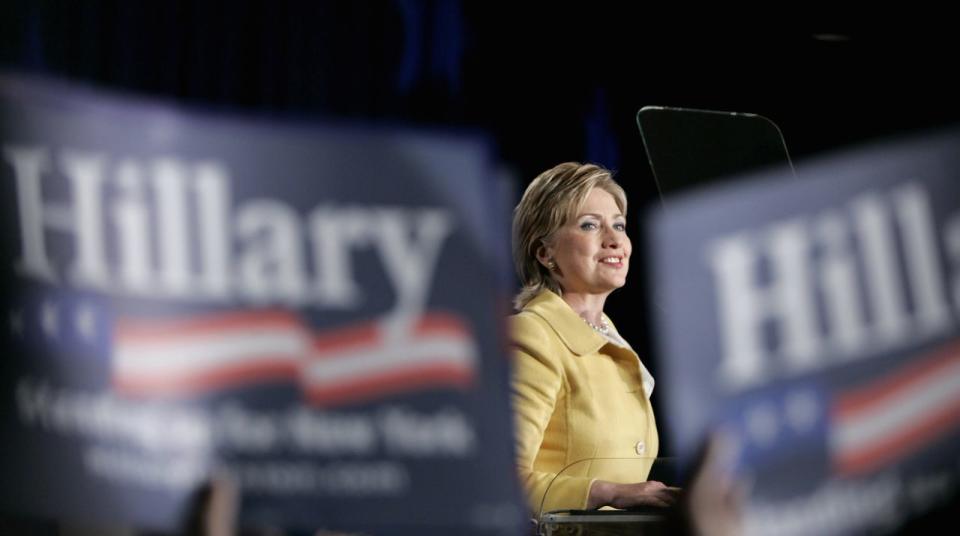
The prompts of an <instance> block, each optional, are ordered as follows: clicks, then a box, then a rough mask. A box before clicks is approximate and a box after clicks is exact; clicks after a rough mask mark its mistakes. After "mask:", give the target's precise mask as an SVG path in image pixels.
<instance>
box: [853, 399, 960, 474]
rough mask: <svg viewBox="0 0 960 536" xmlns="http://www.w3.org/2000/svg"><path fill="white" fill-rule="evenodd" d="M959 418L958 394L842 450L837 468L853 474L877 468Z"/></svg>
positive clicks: (951, 427) (942, 432) (944, 430)
mask: <svg viewBox="0 0 960 536" xmlns="http://www.w3.org/2000/svg"><path fill="white" fill-rule="evenodd" d="M958 422H960V397H957V398H956V399H955V400H953V401H952V403H951V404H949V405H947V406H944V407H941V408H938V409H937V410H936V411H932V412H930V413H929V414H927V415H923V416H922V418H918V419H917V420H915V421H912V422H911V423H910V426H908V427H905V428H902V429H899V430H897V431H896V433H893V434H891V435H889V436H887V437H885V438H884V439H883V440H880V441H877V442H874V443H872V444H871V445H870V446H869V447H865V448H861V449H857V450H855V451H853V452H850V453H846V454H841V455H840V456H839V457H838V458H837V460H836V462H835V463H836V466H837V470H838V472H840V473H841V474H843V475H847V476H852V475H857V474H862V473H865V472H868V471H870V470H873V469H876V468H877V467H880V466H882V465H884V464H887V463H890V462H892V461H894V460H896V459H897V458H901V457H903V456H905V455H907V454H910V453H912V452H914V451H915V450H917V449H918V448H922V447H923V446H924V445H926V444H928V443H929V442H930V441H932V440H934V439H935V438H936V437H937V436H940V435H943V434H945V433H947V432H949V431H950V430H952V429H953V426H954V425H956V424H957V423H958Z"/></svg>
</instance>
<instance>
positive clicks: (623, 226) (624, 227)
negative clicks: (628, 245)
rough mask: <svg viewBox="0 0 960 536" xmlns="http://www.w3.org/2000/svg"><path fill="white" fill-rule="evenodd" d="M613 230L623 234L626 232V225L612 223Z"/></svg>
mask: <svg viewBox="0 0 960 536" xmlns="http://www.w3.org/2000/svg"><path fill="white" fill-rule="evenodd" d="M613 228H614V229H616V230H617V231H620V232H623V231H626V230H627V224H625V223H614V224H613Z"/></svg>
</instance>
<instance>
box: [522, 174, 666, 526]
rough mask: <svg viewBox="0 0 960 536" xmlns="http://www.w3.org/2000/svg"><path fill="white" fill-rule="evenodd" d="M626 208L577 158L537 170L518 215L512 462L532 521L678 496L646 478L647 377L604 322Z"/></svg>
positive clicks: (653, 439) (608, 180) (606, 179)
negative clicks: (559, 512)
mask: <svg viewBox="0 0 960 536" xmlns="http://www.w3.org/2000/svg"><path fill="white" fill-rule="evenodd" d="M626 212H627V201H626V197H625V195H624V192H623V189H622V188H620V186H619V185H617V183H616V182H614V181H613V178H612V176H611V173H610V172H609V171H607V170H606V169H603V168H601V167H598V166H595V165H590V164H587V165H582V164H578V163H573V162H568V163H565V164H560V165H559V166H556V167H554V168H553V169H550V170H548V171H545V172H544V173H542V174H540V175H539V176H538V177H537V178H536V179H534V181H533V182H532V183H531V184H530V186H529V187H528V188H527V190H526V192H525V193H524V195H523V198H522V199H521V201H520V203H519V204H518V205H517V208H516V209H515V211H514V219H513V255H514V262H515V264H516V269H517V272H518V274H519V276H520V280H521V282H522V284H523V289H522V290H521V292H520V294H519V295H518V296H517V298H516V301H515V304H514V305H515V306H516V308H517V309H518V310H519V311H520V312H519V314H517V315H515V316H513V317H512V326H511V327H512V334H513V343H514V346H515V350H516V355H515V357H516V359H515V366H514V378H513V403H514V409H515V413H516V433H517V457H518V465H519V471H520V477H521V480H522V483H523V485H524V488H525V490H526V492H527V497H528V500H529V502H530V507H531V509H532V511H533V512H534V513H536V514H537V515H539V514H540V513H541V512H548V511H551V510H558V509H584V508H588V509H592V508H599V507H603V506H612V507H615V508H630V507H634V506H641V505H654V506H666V505H669V504H672V503H673V502H674V500H675V499H676V496H677V493H678V490H677V488H670V487H667V486H665V485H663V484H662V483H660V482H654V481H650V482H647V481H646V478H647V475H648V474H649V471H650V467H651V465H652V463H653V460H654V459H655V458H656V456H657V450H658V446H659V439H658V435H657V426H656V423H655V422H654V415H653V410H652V408H651V406H650V393H651V391H652V390H653V383H654V382H653V378H652V377H651V376H650V374H649V373H648V372H647V370H646V368H645V367H644V366H643V364H642V363H641V361H640V359H639V357H638V356H637V354H636V353H635V352H634V351H633V350H632V349H631V348H630V346H629V344H627V342H626V341H624V340H623V338H622V337H620V335H619V333H618V332H617V330H616V328H615V327H614V326H613V324H612V323H611V322H610V320H609V319H608V318H607V317H606V316H605V315H604V314H603V305H604V302H605V301H606V299H607V296H609V295H610V293H611V292H613V291H614V290H615V289H617V288H620V287H622V286H623V285H624V284H625V283H626V279H627V272H628V270H629V267H630V253H631V244H630V239H629V238H628V237H627V233H626ZM548 488H549V492H547V490H548Z"/></svg>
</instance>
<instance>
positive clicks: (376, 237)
mask: <svg viewBox="0 0 960 536" xmlns="http://www.w3.org/2000/svg"><path fill="white" fill-rule="evenodd" d="M3 155H4V158H5V159H6V160H7V161H8V163H9V164H10V166H11V167H12V169H13V171H14V176H15V181H16V189H17V201H18V207H19V227H20V243H21V252H20V255H19V257H18V258H17V259H16V261H15V262H16V265H15V268H16V270H17V271H18V273H20V274H21V275H23V276H25V277H29V278H33V279H36V280H40V281H44V282H48V283H59V282H61V281H66V282H68V283H69V284H71V285H73V286H76V287H79V288H85V289H90V290H97V291H104V292H109V293H111V294H121V295H129V296H136V297H145V298H163V299H175V300H178V301H198V302H227V301H232V300H236V299H239V300H241V301H244V302H247V303H251V304H256V305H266V304H283V305H290V306H314V307H325V308H352V307H355V306H357V305H358V304H359V302H360V300H361V299H362V294H361V289H360V286H359V285H358V283H357V281H356V280H355V279H354V264H355V263H356V262H369V261H370V260H373V258H374V257H372V256H371V255H370V254H369V253H371V252H372V253H373V254H374V255H375V256H376V257H375V258H376V259H378V260H379V261H380V263H381V264H382V268H383V271H384V273H385V276H386V277H387V279H389V281H390V283H391V284H392V286H393V288H394V290H395V292H396V307H397V308H398V309H418V308H420V307H422V306H423V304H424V302H425V301H426V299H427V295H428V292H429V290H430V288H429V287H430V282H431V281H432V279H433V274H434V270H435V268H436V264H437V261H438V258H439V254H440V251H441V247H442V244H443V242H444V241H445V240H446V239H447V238H448V237H449V235H450V233H451V232H452V229H453V218H452V217H451V216H450V215H449V214H448V213H447V212H446V211H444V210H442V209H437V208H416V209H413V208H398V207H375V206H361V205H352V206H323V205H321V206H317V207H315V208H314V209H313V210H311V211H310V212H309V213H308V214H306V215H301V214H299V213H297V212H296V211H295V210H294V209H293V208H291V207H290V206H289V205H288V204H286V203H283V202H282V201H280V200H278V199H271V198H254V199H248V200H246V201H245V202H242V203H238V204H237V206H233V203H232V200H231V195H230V177H229V173H228V170H227V169H226V167H225V166H224V165H223V164H222V163H219V162H216V161H200V162H185V161H184V160H182V159H178V158H175V157H158V158H152V159H137V158H122V159H111V158H109V157H108V156H106V155H104V154H102V153H92V152H81V151H67V150H64V151H59V152H54V151H51V150H49V149H47V148H44V147H35V146H16V147H15V146H7V147H4V148H3ZM56 176H62V177H64V178H65V179H66V186H67V187H68V193H66V194H64V195H62V196H60V197H61V198H60V199H59V200H56V201H54V200H50V199H48V197H51V194H50V192H45V186H47V185H48V183H49V182H50V181H52V180H53V179H52V177H56ZM53 231H55V232H56V233H58V234H57V235H53V234H51V232H53ZM62 237H66V238H67V239H68V240H70V241H71V242H72V248H70V249H63V248H50V247H48V246H49V245H50V244H51V243H52V241H53V240H55V239H60V240H62V239H63V238H62ZM62 251H72V255H70V256H69V258H66V259H62V258H60V257H63V254H62V253H61V252H62ZM361 254H365V255H363V256H362V257H359V256H360V255H361ZM358 257H359V258H358ZM311 266H312V273H311V270H310V267H311Z"/></svg>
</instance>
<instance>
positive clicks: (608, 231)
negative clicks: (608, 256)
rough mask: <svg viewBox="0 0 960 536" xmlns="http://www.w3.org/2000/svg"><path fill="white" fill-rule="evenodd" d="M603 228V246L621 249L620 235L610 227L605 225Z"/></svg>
mask: <svg viewBox="0 0 960 536" xmlns="http://www.w3.org/2000/svg"><path fill="white" fill-rule="evenodd" d="M603 228H604V232H603V245H604V246H605V247H612V248H617V247H620V240H621V237H620V233H618V232H617V230H616V229H614V228H613V227H612V226H610V225H604V227H603Z"/></svg>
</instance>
